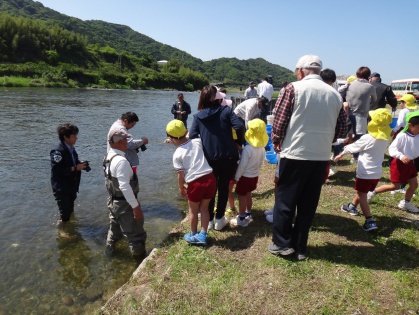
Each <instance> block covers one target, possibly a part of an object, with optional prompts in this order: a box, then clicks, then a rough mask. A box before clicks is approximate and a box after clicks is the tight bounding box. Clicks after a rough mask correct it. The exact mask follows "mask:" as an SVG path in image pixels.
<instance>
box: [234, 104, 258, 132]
mask: <svg viewBox="0 0 419 315" xmlns="http://www.w3.org/2000/svg"><path fill="white" fill-rule="evenodd" d="M259 111H260V108H259V106H258V100H257V99H256V98H250V99H248V100H245V101H244V102H241V103H240V104H239V105H237V106H236V108H235V109H234V113H235V114H236V115H237V116H238V117H240V118H241V119H243V120H244V123H245V125H246V129H247V123H248V121H249V120H252V119H254V118H256V117H258V115H259Z"/></svg>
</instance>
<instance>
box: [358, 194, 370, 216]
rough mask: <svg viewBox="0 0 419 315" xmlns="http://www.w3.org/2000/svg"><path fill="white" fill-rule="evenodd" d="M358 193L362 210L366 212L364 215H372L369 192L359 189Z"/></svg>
mask: <svg viewBox="0 0 419 315" xmlns="http://www.w3.org/2000/svg"><path fill="white" fill-rule="evenodd" d="M356 194H357V199H358V202H359V204H360V205H361V210H362V213H363V214H364V217H366V218H367V217H371V211H370V206H369V204H368V201H367V194H366V193H363V192H360V191H357V192H356Z"/></svg>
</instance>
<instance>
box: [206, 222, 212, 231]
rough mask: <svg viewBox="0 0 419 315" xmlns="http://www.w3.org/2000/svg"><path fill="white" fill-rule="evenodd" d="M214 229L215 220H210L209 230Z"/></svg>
mask: <svg viewBox="0 0 419 315" xmlns="http://www.w3.org/2000/svg"><path fill="white" fill-rule="evenodd" d="M213 229H214V220H212V221H209V223H208V228H207V231H209V230H213Z"/></svg>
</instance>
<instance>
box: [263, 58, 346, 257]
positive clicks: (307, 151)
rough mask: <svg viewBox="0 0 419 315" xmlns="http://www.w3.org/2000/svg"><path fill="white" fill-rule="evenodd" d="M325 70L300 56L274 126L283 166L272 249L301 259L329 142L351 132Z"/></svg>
mask: <svg viewBox="0 0 419 315" xmlns="http://www.w3.org/2000/svg"><path fill="white" fill-rule="evenodd" d="M321 68H322V62H321V60H320V58H319V57H317V56H314V55H306V56H303V57H301V58H300V59H299V60H298V63H297V65H296V75H297V79H298V81H297V82H292V83H290V84H288V85H287V86H286V87H285V90H284V93H283V94H282V95H281V96H280V98H279V99H278V101H277V102H276V105H275V115H274V121H273V126H272V134H271V135H272V142H273V144H274V149H275V151H276V152H280V162H279V163H280V166H281V167H280V169H279V176H278V177H279V181H278V186H277V192H276V193H277V198H276V201H275V206H274V212H273V235H272V243H271V244H270V245H269V246H268V250H269V252H271V253H272V254H274V255H282V256H286V255H290V254H293V253H294V252H296V257H297V260H304V259H306V258H307V241H308V233H309V229H310V226H311V224H312V221H313V218H314V214H315V212H316V209H317V205H318V202H319V198H320V192H321V187H322V184H323V180H324V178H325V177H326V174H327V173H326V171H327V167H328V159H329V152H330V146H331V144H332V143H333V142H334V141H335V140H334V139H336V138H337V137H343V136H344V135H345V132H346V115H345V112H344V111H343V108H342V98H341V97H340V95H339V93H338V92H337V91H336V90H335V89H334V88H332V87H331V86H329V85H327V84H326V83H324V82H323V80H322V79H321V77H320V75H319V73H320V70H321ZM297 208H298V211H297V214H296V209H297ZM295 215H296V217H295V225H294V226H293V220H294V216H295Z"/></svg>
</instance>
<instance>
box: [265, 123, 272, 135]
mask: <svg viewBox="0 0 419 315" xmlns="http://www.w3.org/2000/svg"><path fill="white" fill-rule="evenodd" d="M271 132H272V126H271V125H266V133H267V134H268V136H271Z"/></svg>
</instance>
